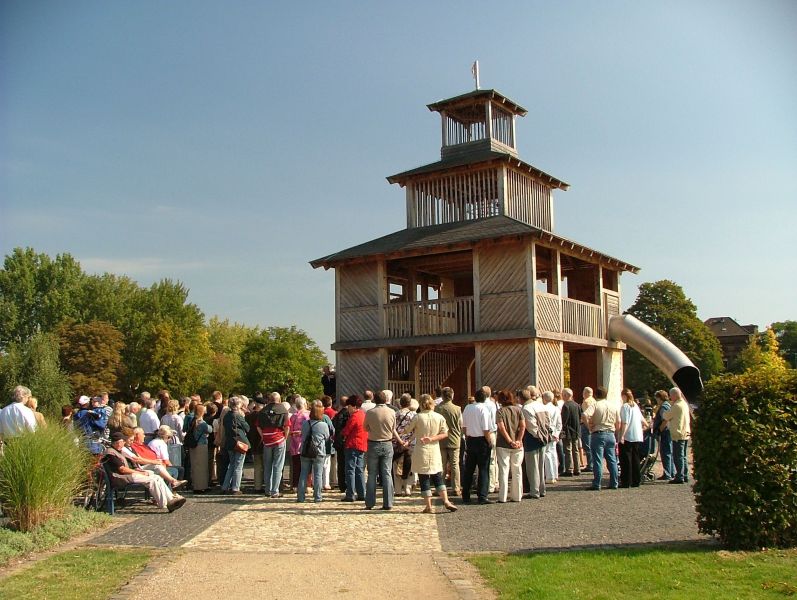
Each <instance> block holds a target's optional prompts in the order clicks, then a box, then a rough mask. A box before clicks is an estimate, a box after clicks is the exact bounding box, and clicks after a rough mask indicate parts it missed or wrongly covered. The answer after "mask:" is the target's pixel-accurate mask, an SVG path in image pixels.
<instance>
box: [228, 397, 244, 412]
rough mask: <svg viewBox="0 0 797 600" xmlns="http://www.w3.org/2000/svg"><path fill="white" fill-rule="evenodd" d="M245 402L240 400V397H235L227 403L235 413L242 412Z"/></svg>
mask: <svg viewBox="0 0 797 600" xmlns="http://www.w3.org/2000/svg"><path fill="white" fill-rule="evenodd" d="M243 403H244V401H243V400H242V399H241V398H239V397H238V396H233V397H232V398H230V399H229V401H228V402H227V406H228V407H229V409H230V410H231V411H234V412H241V406H243Z"/></svg>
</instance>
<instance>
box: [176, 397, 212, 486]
mask: <svg viewBox="0 0 797 600" xmlns="http://www.w3.org/2000/svg"><path fill="white" fill-rule="evenodd" d="M211 406H213V405H212V404H211ZM206 411H207V408H206V407H205V405H204V404H197V405H196V406H195V407H194V418H193V419H192V420H191V423H190V425H189V426H188V431H186V432H185V435H184V437H183V441H184V443H185V445H186V446H187V447H188V457H189V459H188V460H189V463H190V464H191V488H192V489H193V490H194V493H195V494H204V493H205V492H207V491H208V488H209V487H210V461H209V460H208V450H209V445H208V440H209V438H210V436H211V435H212V434H213V428H212V427H211V426H210V425H209V424H208V423H207V421H205V412H206Z"/></svg>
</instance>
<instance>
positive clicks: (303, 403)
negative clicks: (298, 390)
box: [293, 396, 307, 410]
mask: <svg viewBox="0 0 797 600" xmlns="http://www.w3.org/2000/svg"><path fill="white" fill-rule="evenodd" d="M293 406H294V408H296V410H304V409H305V408H307V400H305V399H304V398H302V397H301V396H299V397H298V398H296V400H294V401H293Z"/></svg>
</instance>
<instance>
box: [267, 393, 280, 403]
mask: <svg viewBox="0 0 797 600" xmlns="http://www.w3.org/2000/svg"><path fill="white" fill-rule="evenodd" d="M268 397H269V398H271V401H272V402H273V403H275V404H276V403H277V402H282V396H280V394H279V392H271V393H270V394H269V395H268Z"/></svg>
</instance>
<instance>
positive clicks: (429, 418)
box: [0, 371, 691, 513]
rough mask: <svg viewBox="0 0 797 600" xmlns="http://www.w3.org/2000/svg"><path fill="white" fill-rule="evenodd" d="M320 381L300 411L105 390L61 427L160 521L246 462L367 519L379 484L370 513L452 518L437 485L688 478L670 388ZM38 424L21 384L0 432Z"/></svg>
mask: <svg viewBox="0 0 797 600" xmlns="http://www.w3.org/2000/svg"><path fill="white" fill-rule="evenodd" d="M330 375H331V374H330V373H329V371H325V374H324V376H325V377H326V381H325V382H324V383H325V385H324V387H325V392H330V393H331V395H330V394H324V395H323V396H322V397H320V398H318V399H316V400H313V401H309V402H308V401H307V400H306V399H305V398H303V397H302V396H300V395H298V394H293V395H290V396H288V397H287V398H285V399H283V398H282V397H281V395H280V394H279V393H277V392H272V393H270V394H267V395H263V394H262V393H260V392H258V393H256V394H255V395H254V397H253V398H252V399H249V398H247V397H246V396H242V395H235V396H231V397H229V398H225V397H224V396H223V394H222V393H221V392H213V394H212V397H211V398H210V399H208V400H207V401H203V400H202V399H201V398H200V397H199V396H198V395H195V396H191V397H184V398H181V399H179V400H177V399H173V398H171V396H170V394H169V392H168V391H167V390H161V391H159V392H158V393H157V394H156V396H155V397H153V396H151V395H150V393H148V392H143V393H141V394H140V395H139V396H138V397H137V398H136V401H134V402H131V403H129V404H125V403H124V402H121V401H117V402H115V403H113V404H112V405H111V404H110V402H109V396H108V394H99V395H97V396H94V397H91V398H90V397H87V396H81V397H80V398H78V400H77V401H76V403H75V405H74V406H67V407H64V408H63V410H62V421H61V424H62V425H63V426H64V427H67V428H71V429H73V430H75V431H76V432H78V433H80V434H82V435H81V437H82V438H83V439H84V440H85V443H86V444H87V446H88V449H89V450H90V451H91V452H92V453H94V454H97V455H98V456H100V455H101V457H102V458H101V459H102V460H103V461H105V462H106V464H107V466H108V469H109V471H110V473H111V476H112V478H113V479H114V483H118V484H119V485H126V484H129V483H136V484H141V485H144V486H145V487H147V489H148V491H149V493H150V495H151V497H152V499H153V502H154V503H155V504H157V505H158V506H159V507H161V508H165V509H168V510H169V511H170V512H171V511H173V510H176V509H178V508H180V507H181V506H183V505H184V503H185V501H186V500H185V498H184V497H183V496H182V495H180V494H179V493H178V492H177V491H176V490H177V489H179V488H181V487H183V486H190V488H191V489H192V491H193V493H194V494H205V493H209V492H211V491H213V490H214V489H216V486H218V491H219V493H221V494H230V495H239V494H241V493H243V491H242V489H241V481H242V475H243V469H244V464H245V461H246V460H247V458H249V459H251V461H252V463H253V469H254V477H253V491H254V492H255V493H258V494H263V495H265V496H267V497H269V498H279V497H281V496H282V495H285V494H295V499H296V502H305V501H307V500H308V498H307V488H308V487H311V488H312V500H313V501H314V502H322V501H323V499H324V494H325V493H327V492H329V491H331V490H332V489H333V486H335V487H336V488H337V489H338V490H339V491H340V492H342V493H343V497H342V500H343V501H344V502H363V503H364V507H365V509H367V510H371V509H374V508H376V507H377V503H378V499H377V495H378V491H379V488H380V487H381V506H379V508H380V509H382V510H391V509H392V508H393V506H394V501H395V496H396V495H400V496H411V495H412V494H413V491H414V490H415V489H418V490H419V491H420V497H421V498H422V500H423V509H422V510H423V512H426V513H431V512H433V510H434V509H433V505H432V499H433V495H435V494H436V495H437V497H438V498H439V500H440V502H441V504H442V506H443V507H444V508H445V509H446V510H448V511H451V512H454V511H456V510H457V506H456V505H455V504H454V503H453V502H451V498H450V496H449V490H450V492H451V495H452V496H453V497H458V498H460V499H461V501H462V502H463V503H464V504H469V503H471V502H473V501H475V502H477V503H479V504H491V503H493V502H520V501H521V500H522V499H523V498H527V499H539V498H543V497H544V496H545V495H546V486H547V485H551V484H555V483H556V482H557V481H558V479H559V478H560V477H575V476H578V475H580V474H581V473H583V472H591V473H592V481H591V485H590V486H589V488H587V489H590V490H600V489H601V487H602V485H603V484H604V482H603V478H602V474H603V467H604V461H605V464H606V467H607V470H608V473H609V478H608V487H609V488H618V487H637V486H639V485H640V484H641V483H642V481H643V480H644V479H645V478H646V477H649V473H647V472H646V470H647V469H648V468H649V466H650V458H651V457H653V456H657V455H659V456H660V457H661V462H662V471H663V473H662V475H661V477H660V479H667V480H669V481H670V482H671V483H686V482H687V481H688V465H687V444H688V440H689V438H690V419H691V413H690V409H689V405H688V404H687V403H686V401H685V399H684V397H683V395H682V394H681V391H680V390H679V389H678V388H677V387H674V388H672V389H671V390H670V391H669V392H665V391H659V392H656V394H655V401H656V406H655V407H654V406H652V404H646V405H645V406H644V407H640V405H639V404H638V403H637V401H636V400H635V398H634V395H633V393H632V392H631V390H628V389H624V390H623V391H622V404H619V403H618V402H616V401H610V400H608V399H607V397H606V396H607V393H606V390H605V389H604V388H603V387H597V388H596V389H595V390H594V391H593V389H592V388H589V387H586V388H584V389H583V390H582V394H581V398H580V399H576V398H575V397H574V393H573V391H572V390H570V389H569V388H565V389H563V390H561V391H559V390H547V391H543V392H541V391H540V390H539V389H538V388H537V387H535V386H533V385H530V386H528V387H526V388H524V389H520V390H498V391H497V392H495V393H494V392H493V391H492V390H491V389H490V388H489V387H486V386H485V387H482V388H480V389H478V390H477V391H476V393H475V395H474V396H473V397H472V398H468V399H467V402H463V403H462V404H464V407H461V406H460V405H459V404H458V403H457V402H456V401H455V398H454V391H453V390H452V389H451V388H449V387H443V388H438V389H437V390H435V394H434V395H430V394H422V395H421V396H420V397H419V398H418V399H417V400H416V399H415V398H413V397H412V396H411V395H410V394H406V393H405V394H403V395H401V396H400V397H398V398H394V395H393V393H392V392H391V391H390V390H380V391H377V392H373V391H370V390H365V391H364V392H363V393H362V395H359V394H355V395H351V396H342V397H340V398H338V399H337V401H336V400H335V399H334V393H335V392H334V375H332V377H330ZM579 400H580V401H579ZM643 409H644V410H643ZM44 426H46V422H45V421H44V418H43V417H42V416H41V415H40V413H37V412H36V402H35V398H32V396H31V393H30V390H28V389H27V388H24V387H22V386H19V387H18V388H17V389H16V390H15V391H14V401H13V402H12V403H11V404H9V405H8V406H6V407H5V408H3V409H2V410H0V436H1V437H2V438H5V439H10V438H13V437H14V436H15V435H19V434H20V433H21V432H23V431H26V430H29V431H35V430H36V428H37V427H44ZM286 470H288V471H289V476H288V477H284V473H285V471H286ZM491 494H497V496H495V500H493V499H491V498H490V495H491Z"/></svg>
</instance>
